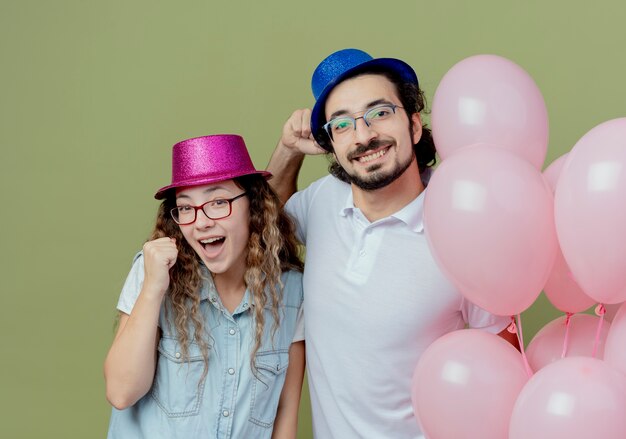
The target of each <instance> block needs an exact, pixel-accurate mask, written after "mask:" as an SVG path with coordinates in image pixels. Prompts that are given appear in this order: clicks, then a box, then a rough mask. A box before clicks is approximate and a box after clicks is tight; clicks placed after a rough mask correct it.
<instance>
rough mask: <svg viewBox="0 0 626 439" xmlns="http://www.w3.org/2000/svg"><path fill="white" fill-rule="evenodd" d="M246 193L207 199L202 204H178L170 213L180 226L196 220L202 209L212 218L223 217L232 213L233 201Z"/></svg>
mask: <svg viewBox="0 0 626 439" xmlns="http://www.w3.org/2000/svg"><path fill="white" fill-rule="evenodd" d="M244 195H246V192H244V193H242V194H239V195H237V196H236V197H234V198H230V199H228V198H219V199H217V200H211V201H207V202H206V203H204V204H202V205H200V206H177V207H175V208H173V209H172V210H170V215H172V218H173V219H174V221H175V222H176V224H178V225H180V226H186V225H187V224H192V223H194V222H195V221H196V215H197V213H198V211H199V210H202V212H204V214H205V215H206V216H207V218H209V219H212V220H218V219H223V218H226V217H228V216H230V214H231V213H232V210H233V209H232V202H233V201H235V200H237V199H238V198H241V197H243V196H244Z"/></svg>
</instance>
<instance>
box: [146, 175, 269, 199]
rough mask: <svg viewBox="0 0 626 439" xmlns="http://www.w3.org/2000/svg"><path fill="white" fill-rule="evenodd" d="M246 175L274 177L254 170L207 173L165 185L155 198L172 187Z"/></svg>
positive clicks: (163, 196) (217, 181) (161, 196)
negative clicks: (217, 173) (216, 173)
mask: <svg viewBox="0 0 626 439" xmlns="http://www.w3.org/2000/svg"><path fill="white" fill-rule="evenodd" d="M244 175H260V176H262V177H264V178H265V179H266V180H269V179H270V178H272V174H271V172H267V171H253V172H244V173H242V172H233V173H230V174H219V175H207V176H203V177H200V178H194V179H191V180H183V181H177V182H176V183H172V184H170V185H168V186H164V187H162V188H161V189H159V190H158V191H157V193H156V194H154V198H156V199H157V200H162V199H163V198H165V196H166V192H168V191H170V190H171V189H176V188H181V187H190V186H202V185H204V184H211V183H219V182H220V181H226V180H232V179H233V178H237V177H242V176H244Z"/></svg>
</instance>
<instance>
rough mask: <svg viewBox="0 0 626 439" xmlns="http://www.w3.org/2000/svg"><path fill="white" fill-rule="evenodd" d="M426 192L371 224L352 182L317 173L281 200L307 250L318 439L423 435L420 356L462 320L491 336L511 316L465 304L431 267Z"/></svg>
mask: <svg viewBox="0 0 626 439" xmlns="http://www.w3.org/2000/svg"><path fill="white" fill-rule="evenodd" d="M423 200H424V193H422V194H421V195H420V196H419V197H417V198H416V199H415V200H414V201H412V202H411V203H409V204H408V205H407V206H405V207H404V208H403V209H401V210H400V211H399V212H396V213H395V214H393V215H391V216H389V217H387V218H383V219H380V220H378V221H375V222H373V223H370V222H369V221H368V220H367V218H365V216H364V215H363V214H362V213H361V211H360V210H359V209H358V208H356V207H354V204H353V199H352V191H351V188H350V185H348V184H346V183H343V182H341V181H339V180H338V179H336V178H335V177H332V176H327V177H324V178H322V179H320V180H318V181H316V182H314V183H313V184H311V185H310V186H309V187H308V188H307V189H305V190H304V191H301V192H298V193H296V194H294V195H293V197H291V199H290V200H289V201H288V202H287V205H286V209H287V211H288V212H289V213H290V214H291V215H292V216H293V217H294V218H295V219H296V222H297V225H298V234H299V237H300V239H302V241H303V242H304V243H305V244H306V263H305V271H304V280H303V282H304V302H305V306H304V313H305V322H306V324H305V339H306V354H307V370H308V376H309V389H310V393H311V407H312V415H313V432H314V435H315V437H316V438H319V439H332V438H337V439H350V438H375V439H381V438H394V439H396V438H398V439H404V438H406V439H409V438H410V439H417V438H422V437H423V436H422V434H421V432H420V428H419V426H418V424H417V421H416V419H415V417H414V415H413V409H412V406H411V377H412V375H413V371H414V369H415V366H416V365H417V362H418V360H419V358H420V355H421V353H422V352H423V351H424V349H426V347H427V346H428V345H430V344H431V343H432V342H433V341H434V340H436V339H437V338H438V337H440V336H442V335H444V334H446V333H448V332H450V331H454V330H456V329H460V328H463V327H464V326H465V324H466V323H468V324H469V325H470V326H471V327H474V328H483V329H486V330H488V331H490V332H493V333H498V332H500V331H501V330H502V329H504V328H505V327H506V326H507V325H508V323H509V318H507V317H498V316H494V315H491V314H489V313H487V312H486V311H484V310H482V309H480V308H478V307H477V306H475V305H473V304H471V303H470V302H468V301H467V300H465V299H464V298H463V296H462V295H461V294H460V293H459V292H458V291H457V289H456V288H455V287H454V286H453V285H452V283H450V282H449V281H448V280H447V279H446V278H444V276H443V274H442V273H441V272H440V270H439V269H438V267H437V265H436V263H435V261H434V260H433V257H432V255H431V253H430V250H429V247H428V244H427V242H426V237H425V235H424V226H423Z"/></svg>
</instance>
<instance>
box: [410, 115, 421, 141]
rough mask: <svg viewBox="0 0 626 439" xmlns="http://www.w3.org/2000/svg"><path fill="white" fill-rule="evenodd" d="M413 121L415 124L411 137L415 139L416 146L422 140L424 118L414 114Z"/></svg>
mask: <svg viewBox="0 0 626 439" xmlns="http://www.w3.org/2000/svg"><path fill="white" fill-rule="evenodd" d="M411 120H412V122H413V129H412V131H411V137H412V139H413V145H416V144H417V142H419V141H420V139H421V138H422V118H421V117H420V114H419V113H413V114H412V115H411Z"/></svg>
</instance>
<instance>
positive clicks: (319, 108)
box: [311, 58, 419, 152]
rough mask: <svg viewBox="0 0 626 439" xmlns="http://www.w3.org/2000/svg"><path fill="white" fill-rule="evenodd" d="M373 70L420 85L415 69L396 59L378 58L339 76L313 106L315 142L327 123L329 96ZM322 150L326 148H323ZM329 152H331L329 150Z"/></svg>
mask: <svg viewBox="0 0 626 439" xmlns="http://www.w3.org/2000/svg"><path fill="white" fill-rule="evenodd" d="M372 68H383V69H385V70H389V71H391V72H393V73H396V74H398V75H399V76H400V78H401V79H402V80H404V81H407V82H409V83H412V84H415V85H419V82H418V80H417V75H416V74H415V71H414V70H413V68H412V67H411V66H410V65H408V64H407V63H405V62H404V61H402V60H399V59H395V58H377V59H373V60H371V61H366V62H364V63H362V64H359V65H358V66H355V67H353V68H351V69H349V70H346V71H345V72H343V73H342V74H341V75H337V76H336V77H335V78H334V79H333V80H332V81H330V82H329V83H328V84H326V87H324V90H322V92H321V93H320V95H319V97H318V98H317V101H316V102H315V105H314V106H313V110H311V133H312V134H313V137H314V138H315V140H317V141H318V142H319V141H320V136H321V134H322V133H323V126H324V124H325V123H326V116H325V109H324V107H325V106H326V99H327V98H328V95H329V94H330V93H331V92H332V91H333V89H334V88H335V87H336V86H337V85H338V84H339V83H341V82H342V81H344V80H346V79H348V78H351V77H353V76H357V75H359V74H360V73H363V72H365V71H367V70H370V69H372ZM320 146H321V145H320ZM322 148H324V147H323V146H322ZM324 149H326V148H324ZM327 151H329V150H328V149H327ZM329 152H330V151H329Z"/></svg>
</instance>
